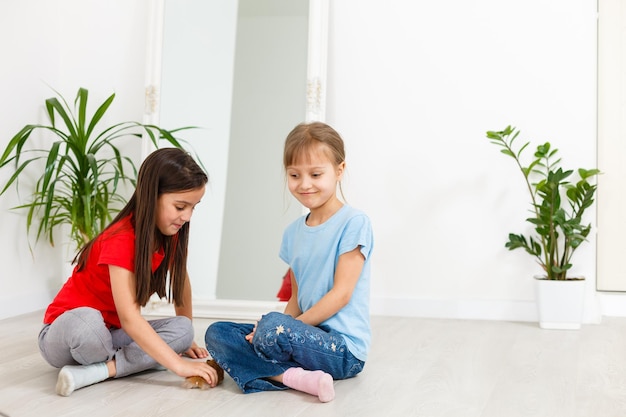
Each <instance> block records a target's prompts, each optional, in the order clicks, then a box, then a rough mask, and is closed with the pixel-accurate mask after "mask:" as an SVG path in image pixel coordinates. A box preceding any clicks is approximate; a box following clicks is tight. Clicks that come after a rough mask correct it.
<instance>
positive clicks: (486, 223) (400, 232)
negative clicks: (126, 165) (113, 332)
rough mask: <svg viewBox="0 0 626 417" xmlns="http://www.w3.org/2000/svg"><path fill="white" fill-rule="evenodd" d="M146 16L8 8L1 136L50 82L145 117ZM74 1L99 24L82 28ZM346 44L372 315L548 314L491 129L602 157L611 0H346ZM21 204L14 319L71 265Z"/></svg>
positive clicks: (9, 272)
mask: <svg viewBox="0 0 626 417" xmlns="http://www.w3.org/2000/svg"><path fill="white" fill-rule="evenodd" d="M60 4H61V5H63V7H60V6H59V5H60ZM145 9H146V2H144V1H135V2H125V1H122V0H118V1H114V2H107V3H100V2H92V1H85V0H75V1H70V0H63V1H60V0H57V1H55V2H49V1H45V0H26V1H24V0H12V1H9V2H4V3H2V5H0V36H1V37H0V39H4V40H6V39H15V41H14V42H11V43H9V42H6V41H3V42H2V45H1V46H0V47H1V48H2V49H1V50H0V53H1V56H2V59H3V62H5V63H7V62H11V63H13V65H11V66H8V65H6V64H5V65H3V66H2V69H0V71H2V72H3V73H2V75H3V76H2V77H0V86H1V87H2V88H1V90H0V91H2V93H3V94H2V97H4V98H5V100H4V102H2V103H1V104H0V106H2V110H3V111H2V113H1V114H3V115H5V117H4V118H3V119H4V121H3V122H2V124H1V125H0V145H3V144H4V143H6V141H7V140H8V136H10V134H11V133H13V132H14V131H17V130H18V129H19V127H21V126H22V125H23V124H25V123H27V122H30V121H32V120H33V118H35V117H40V113H41V112H40V109H36V108H35V109H33V103H35V104H37V105H38V104H39V103H40V102H42V100H43V99H44V98H45V97H47V96H48V95H49V94H48V93H49V91H48V89H47V87H46V86H45V84H43V82H42V80H43V81H45V82H47V83H49V84H51V85H53V86H55V87H56V88H58V89H61V90H62V91H68V94H70V93H71V92H73V91H74V90H75V89H76V88H77V87H78V86H80V85H85V86H87V87H89V88H90V89H91V90H93V91H94V93H95V92H96V91H97V92H98V93H99V94H100V95H101V96H104V95H106V94H108V93H109V92H110V91H111V90H113V89H114V90H115V91H117V92H118V93H119V95H118V98H117V106H120V107H116V108H117V109H118V110H120V113H121V114H123V115H124V117H125V118H126V119H128V118H135V117H141V109H142V103H141V101H142V99H143V96H142V95H143V83H142V75H143V64H144V58H143V57H144V56H143V55H142V54H143V52H142V47H143V45H144V39H142V37H143V35H144V27H145V24H146V23H145V20H146V18H147V17H146V15H147V13H146V10H145ZM71 10H73V12H71ZM68 11H69V13H71V14H72V16H80V17H81V19H82V20H81V21H80V22H66V21H65V20H64V19H65V16H66V15H67V13H68ZM50 16H54V19H49V17H50ZM49 20H51V21H49ZM76 25H78V28H77V27H76ZM110 25H113V26H114V27H115V30H112V31H111V30H109V29H108V28H109V26H110ZM24 28H28V29H27V30H24ZM49 31H50V32H51V33H48V32H49ZM329 43H330V45H329V48H330V50H329V52H330V54H329V58H328V62H329V69H328V92H327V93H328V94H327V96H328V103H327V120H328V121H329V123H331V124H332V125H334V126H335V127H336V128H337V129H338V130H339V132H340V133H341V134H342V135H343V136H344V139H345V140H346V143H347V153H348V155H347V156H348V175H347V178H346V184H345V192H346V195H347V198H348V201H349V202H350V203H351V204H352V205H354V206H357V207H360V208H362V209H364V210H365V211H366V212H367V213H368V214H369V215H370V217H371V218H372V221H373V224H374V228H375V237H376V248H375V251H374V259H373V275H374V279H373V288H372V290H373V291H372V296H373V312H374V313H378V314H409V315H423V316H437V317H462V318H473V317H477V318H496V319H514V320H534V319H535V318H536V317H535V310H534V294H533V292H532V279H531V278H530V277H531V276H532V275H533V274H535V273H538V272H539V271H537V269H536V268H535V267H534V265H533V264H532V262H529V258H528V257H527V256H526V255H525V254H523V253H521V252H508V251H507V250H506V249H505V248H504V242H505V240H506V235H507V234H508V232H509V231H524V230H526V228H527V227H528V226H527V225H526V224H525V222H524V220H523V219H524V218H525V217H526V214H527V210H528V198H527V196H526V195H525V194H524V189H523V184H522V178H521V177H520V176H519V173H518V172H517V171H516V170H515V167H514V166H513V165H512V164H511V161H509V160H507V159H505V158H504V157H503V156H502V155H500V154H499V153H498V150H497V149H496V148H495V147H494V146H493V145H491V144H489V143H488V141H487V140H486V139H485V138H484V136H485V131H486V130H494V129H501V128H504V127H505V126H506V125H508V124H513V125H515V126H517V127H518V128H520V129H521V130H522V136H523V137H524V138H528V139H532V140H533V143H536V142H535V141H542V140H550V141H552V142H553V143H554V144H555V145H556V146H557V147H558V148H560V149H561V156H562V157H563V159H564V161H565V163H566V164H568V165H571V166H575V167H577V166H587V167H592V166H594V165H595V146H596V115H595V109H596V99H595V85H596V84H595V83H596V81H595V80H596V73H595V65H596V55H595V53H596V2H595V1H594V0H574V1H572V0H550V1H545V0H543V1H540V0H523V1H522V0H509V1H501V0H475V1H470V2H468V1H465V0H450V1H440V2H414V1H408V0H403V1H401V0H391V1H385V2H383V1H380V0H377V1H374V0H342V1H337V2H331V4H330V35H329ZM9 99H10V102H8V100H9ZM0 175H7V173H6V172H5V171H0ZM2 178H4V177H2ZM10 206H11V203H10V202H8V201H7V199H6V198H3V199H0V209H1V210H2V212H3V213H5V214H3V215H2V216H1V217H0V229H1V230H3V234H5V236H14V237H15V238H14V239H3V240H2V242H0V247H1V249H2V250H0V253H3V257H4V256H6V258H4V259H3V263H4V264H5V265H6V267H5V276H4V277H3V279H2V280H1V281H0V293H1V294H2V299H1V300H0V301H1V303H0V315H1V316H8V315H11V314H17V313H21V312H25V311H31V310H34V309H36V308H43V307H44V306H45V304H46V302H45V301H44V298H45V296H44V295H45V294H46V291H48V290H49V288H50V286H49V285H47V284H45V283H43V282H42V281H43V276H45V275H46V274H45V273H42V271H46V272H48V271H49V270H50V269H51V268H50V265H51V264H54V263H55V262H57V260H56V259H55V256H56V255H55V254H56V253H54V254H53V253H50V251H48V250H47V249H45V247H44V245H39V246H38V247H37V251H38V253H37V258H36V260H35V261H36V262H37V263H35V264H33V263H32V261H31V260H30V258H29V253H28V248H27V246H26V245H25V243H24V242H23V237H22V235H23V219H21V218H18V217H16V216H15V215H12V214H9V213H8V211H7V208H8V207H10ZM592 217H593V216H592ZM591 220H593V219H591ZM5 231H7V232H5ZM7 240H11V242H7ZM591 240H592V242H591V244H590V245H587V246H586V247H585V248H584V249H581V250H580V252H579V253H577V257H576V270H575V272H578V273H579V274H583V275H585V276H586V277H587V278H588V279H589V284H590V285H589V287H588V289H589V297H588V301H589V304H588V307H590V308H589V309H588V314H587V320H588V321H594V320H597V309H595V307H596V305H595V303H596V299H595V293H594V290H593V287H594V285H595V240H594V239H593V237H592V239H591ZM39 251H41V253H42V254H41V255H40V253H39ZM42 258H43V263H44V265H42V264H41V262H42ZM29 292H32V293H33V294H35V295H37V297H36V300H34V301H33V302H30V304H28V302H29V299H28V298H27V297H25V295H26V294H27V293H29ZM18 300H22V302H18ZM9 301H10V302H11V303H10V304H9V307H7V304H6V302H9Z"/></svg>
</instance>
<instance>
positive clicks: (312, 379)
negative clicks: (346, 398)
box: [283, 368, 335, 403]
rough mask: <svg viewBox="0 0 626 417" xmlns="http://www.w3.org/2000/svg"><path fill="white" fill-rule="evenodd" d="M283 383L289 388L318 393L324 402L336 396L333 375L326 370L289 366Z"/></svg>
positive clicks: (312, 393)
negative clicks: (306, 369)
mask: <svg viewBox="0 0 626 417" xmlns="http://www.w3.org/2000/svg"><path fill="white" fill-rule="evenodd" d="M283 384H285V385H286V386H288V387H289V388H293V389H295V390H298V391H302V392H306V393H307V394H311V395H317V397H318V398H319V400H320V401H321V402H323V403H327V402H329V401H332V400H333V398H335V387H334V386H333V377H332V376H330V375H329V374H327V373H326V372H324V371H305V370H304V369H302V368H289V369H287V370H286V371H285V373H284V374H283Z"/></svg>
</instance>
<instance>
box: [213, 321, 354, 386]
mask: <svg viewBox="0 0 626 417" xmlns="http://www.w3.org/2000/svg"><path fill="white" fill-rule="evenodd" d="M253 328H254V325H252V324H242V323H231V322H224V321H220V322H216V323H213V324H211V325H210V326H209V328H208V329H207V330H206V334H205V337H204V340H205V342H206V347H207V350H208V351H209V354H210V355H211V357H212V358H213V359H215V361H216V362H217V363H218V364H219V365H220V366H221V367H222V369H224V371H226V372H227V373H228V374H229V375H230V376H231V377H232V378H233V380H234V381H235V382H236V383H237V385H238V386H239V388H241V390H242V391H243V392H244V393H251V392H258V391H273V390H283V389H287V387H285V386H284V385H282V384H280V383H277V382H273V381H270V380H268V379H267V378H269V377H273V376H277V375H281V374H283V373H284V372H285V371H286V370H287V369H289V368H295V367H301V368H304V369H308V370H318V369H319V370H322V371H324V372H326V373H328V374H330V375H331V376H332V377H333V379H346V378H351V377H353V376H356V375H357V374H358V373H359V372H361V371H362V370H363V366H364V365H365V362H363V361H361V360H359V359H357V358H356V357H354V355H352V353H350V351H349V350H348V348H347V347H346V344H345V342H344V339H343V337H342V336H341V335H340V334H339V333H337V332H335V331H333V330H331V329H322V328H320V327H315V326H309V325H308V324H304V323H303V322H301V321H300V320H297V319H294V318H293V317H291V316H289V315H286V314H282V313H276V312H272V313H268V314H266V315H264V316H263V317H262V318H261V320H259V322H258V323H257V328H256V331H255V333H254V338H253V339H252V342H248V341H247V340H246V339H245V337H246V335H248V334H249V333H250V332H252V330H253Z"/></svg>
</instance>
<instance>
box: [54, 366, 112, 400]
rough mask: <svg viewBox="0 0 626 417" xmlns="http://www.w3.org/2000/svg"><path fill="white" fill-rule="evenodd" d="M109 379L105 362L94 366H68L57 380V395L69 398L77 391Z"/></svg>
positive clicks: (60, 372)
mask: <svg viewBox="0 0 626 417" xmlns="http://www.w3.org/2000/svg"><path fill="white" fill-rule="evenodd" d="M108 377H109V369H108V368H107V365H106V363H105V362H100V363H94V364H92V365H77V366H72V365H67V366H64V367H63V368H61V371H59V377H58V378H57V386H56V391H57V394H59V395H62V396H64V397H67V396H69V395H70V394H71V393H73V392H74V391H75V390H77V389H79V388H82V387H86V386H87V385H91V384H95V383H97V382H101V381H104V380H105V379H107V378H108Z"/></svg>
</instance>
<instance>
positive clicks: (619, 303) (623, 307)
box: [598, 292, 626, 317]
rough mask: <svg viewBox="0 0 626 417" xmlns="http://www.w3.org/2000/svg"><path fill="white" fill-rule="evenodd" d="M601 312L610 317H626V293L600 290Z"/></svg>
mask: <svg viewBox="0 0 626 417" xmlns="http://www.w3.org/2000/svg"><path fill="white" fill-rule="evenodd" d="M598 299H599V300H600V306H601V312H602V315H603V316H608V317H626V293H623V292H621V293H620V292H599V293H598Z"/></svg>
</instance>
